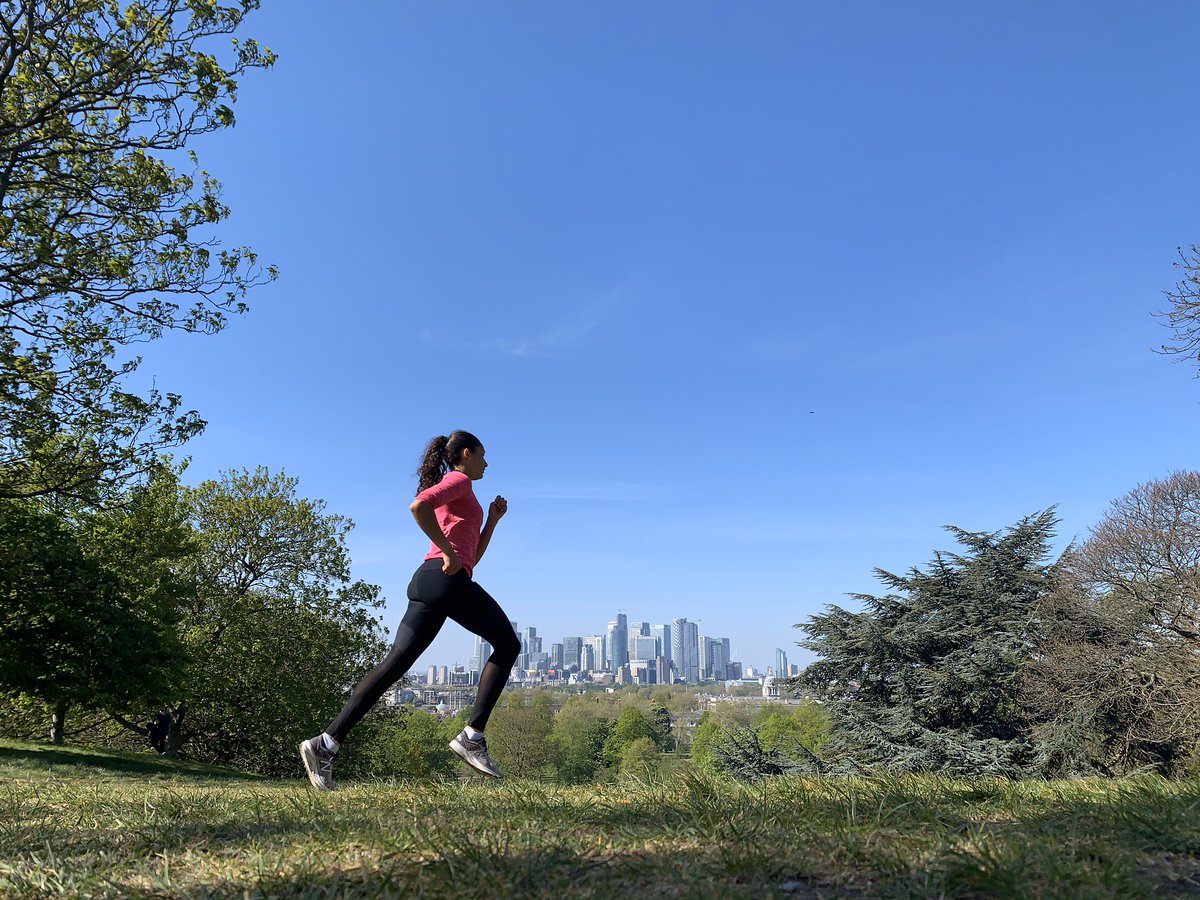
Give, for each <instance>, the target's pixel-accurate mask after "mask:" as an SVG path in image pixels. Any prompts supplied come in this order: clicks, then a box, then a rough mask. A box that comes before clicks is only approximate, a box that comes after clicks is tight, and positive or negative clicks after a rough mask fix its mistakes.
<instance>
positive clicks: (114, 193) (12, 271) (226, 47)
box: [0, 0, 275, 501]
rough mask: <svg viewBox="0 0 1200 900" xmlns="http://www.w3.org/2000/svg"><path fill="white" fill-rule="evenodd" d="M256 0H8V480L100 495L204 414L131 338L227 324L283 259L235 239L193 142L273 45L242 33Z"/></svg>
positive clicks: (3, 279) (0, 298) (3, 440)
mask: <svg viewBox="0 0 1200 900" xmlns="http://www.w3.org/2000/svg"><path fill="white" fill-rule="evenodd" d="M258 5H259V3H258V0H238V2H235V3H232V4H231V5H220V4H219V3H217V2H216V0H136V2H119V0H71V2H65V0H39V2H33V0H28V2H26V0H21V2H17V0H0V497H10V498H12V497H37V496H48V495H53V496H70V497H76V498H80V499H85V500H88V501H92V500H94V499H95V498H96V497H97V496H103V495H104V494H106V493H108V492H111V491H114V490H117V489H119V486H120V485H121V484H122V483H123V482H124V481H125V479H127V478H128V477H130V476H134V475H137V474H139V473H142V472H145V471H146V470H147V469H148V468H152V467H153V466H154V465H155V460H156V454H157V452H158V451H159V450H160V449H161V448H163V447H166V446H171V445H175V444H178V443H180V442H182V441H186V440H187V439H188V438H190V437H192V436H194V435H195V434H197V433H198V432H199V431H200V430H201V429H202V428H203V426H204V423H203V421H202V420H201V419H200V418H199V416H198V415H197V414H196V413H195V412H189V411H185V410H184V409H183V408H182V406H181V400H180V398H179V397H178V396H176V395H174V394H171V393H165V394H164V393H160V392H159V391H157V390H150V391H146V392H143V393H141V394H137V393H133V392H131V391H129V390H128V389H127V388H126V387H125V385H126V384H127V382H128V378H127V376H129V375H130V374H131V373H132V372H134V370H136V369H137V367H138V365H139V362H140V359H139V357H137V356H136V355H133V354H132V353H131V352H130V348H131V347H133V346H134V345H136V344H138V343H140V342H144V341H147V340H152V339H155V338H158V337H160V336H161V335H162V334H164V333H165V332H167V331H171V330H178V331H185V332H195V333H213V332H217V331H220V330H221V329H222V328H224V327H225V326H226V324H227V321H228V317H229V315H230V314H237V313H241V312H243V311H244V310H245V308H246V307H245V296H246V292H247V291H248V290H249V289H250V288H251V287H252V286H254V285H255V284H257V283H260V282H262V281H264V280H268V279H271V278H274V277H275V271H274V269H273V268H267V269H266V270H265V271H264V270H263V269H261V268H260V267H259V265H258V263H257V261H256V259H255V255H254V253H253V252H252V251H251V250H250V249H248V248H246V247H237V248H229V249H224V250H222V249H220V247H219V245H218V244H217V242H216V241H215V239H214V238H213V236H212V235H211V233H210V231H209V229H210V226H214V225H216V224H218V223H220V222H221V221H223V220H224V219H225V218H226V217H227V216H228V215H229V210H228V208H227V207H226V206H225V205H224V204H223V203H222V202H221V190H220V185H219V183H218V182H217V181H216V180H215V179H213V178H212V177H211V176H210V175H209V174H208V173H207V172H205V171H203V170H202V169H200V168H199V163H198V160H197V158H196V157H195V155H194V154H192V153H188V152H187V147H188V144H189V143H190V142H192V141H193V139H195V138H197V137H199V136H201V135H205V134H209V133H212V132H216V131H219V130H221V129H224V128H228V127H230V126H232V125H233V124H234V116H233V111H232V107H231V104H233V103H234V102H235V100H236V97H237V90H238V81H239V79H240V78H241V76H243V75H244V74H245V73H246V72H248V71H250V70H252V69H258V68H265V67H268V66H270V65H271V64H272V63H273V62H274V60H275V57H274V54H272V53H271V52H270V51H269V50H266V49H264V48H262V47H260V46H259V45H258V43H257V42H255V41H254V40H251V39H243V40H240V41H238V40H236V39H233V38H232V35H233V33H234V32H235V31H236V30H237V29H238V28H239V27H240V26H241V24H242V22H243V20H244V18H245V17H246V15H247V14H248V13H249V12H251V11H252V10H254V9H256V8H257V7H258ZM185 154H186V155H185ZM180 166H183V167H185V168H184V169H181V168H179V167H180Z"/></svg>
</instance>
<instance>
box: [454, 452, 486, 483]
mask: <svg viewBox="0 0 1200 900" xmlns="http://www.w3.org/2000/svg"><path fill="white" fill-rule="evenodd" d="M483 454H484V450H483V446H482V445H480V446H479V447H477V448H475V449H471V448H470V447H468V448H467V449H465V450H463V452H462V462H460V463H459V464H458V465H457V466H455V467H454V468H456V469H458V470H459V471H460V472H462V473H463V474H464V475H466V476H467V477H468V478H470V479H471V480H472V481H478V480H479V479H480V478H482V477H483V470H484V469H486V468H487V460H486V459H484V458H483Z"/></svg>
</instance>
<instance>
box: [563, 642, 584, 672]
mask: <svg viewBox="0 0 1200 900" xmlns="http://www.w3.org/2000/svg"><path fill="white" fill-rule="evenodd" d="M582 649H583V638H579V637H565V638H563V668H565V669H568V670H570V669H572V668H574V669H575V671H579V669H580V667H581V666H582V665H583V660H582V658H581V657H580V651H581V650H582Z"/></svg>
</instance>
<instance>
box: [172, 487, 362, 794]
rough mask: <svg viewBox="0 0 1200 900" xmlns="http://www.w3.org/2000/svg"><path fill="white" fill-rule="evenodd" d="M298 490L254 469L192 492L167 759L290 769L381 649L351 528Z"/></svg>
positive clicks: (281, 771)
mask: <svg viewBox="0 0 1200 900" xmlns="http://www.w3.org/2000/svg"><path fill="white" fill-rule="evenodd" d="M297 487H298V482H297V480H296V479H295V478H290V477H288V476H287V475H285V474H283V473H279V474H275V475H272V474H271V473H270V472H268V471H267V470H266V469H263V468H258V469H255V470H254V471H246V470H243V471H236V472H229V473H226V474H225V475H223V476H222V478H221V479H220V480H216V481H206V482H203V483H201V484H200V485H198V486H197V487H196V488H194V489H192V490H190V491H188V492H187V500H188V507H189V515H190V521H191V525H192V528H193V529H194V531H195V535H196V537H195V540H196V543H197V549H196V552H195V553H194V554H193V555H192V556H190V557H189V563H188V567H187V570H186V574H187V576H188V577H189V578H190V579H191V581H192V585H193V588H192V590H191V593H190V594H189V603H188V605H187V606H186V607H185V608H184V609H183V610H182V614H181V620H180V626H179V627H180V633H181V635H182V638H183V641H184V643H185V645H186V647H187V650H188V655H189V664H188V669H187V672H186V677H185V682H184V685H183V687H182V688H181V690H180V692H179V694H178V695H177V699H176V702H175V703H174V704H173V707H172V716H173V721H172V726H171V732H170V735H169V738H168V752H169V753H174V752H178V751H179V749H180V748H182V747H184V746H185V745H189V752H190V753H191V754H192V755H194V756H198V757H200V758H202V759H205V760H208V761H213V762H221V763H229V764H234V765H239V766H242V767H245V768H248V769H252V770H255V771H261V772H267V773H272V774H284V773H285V772H291V771H293V770H294V769H295V766H296V761H295V752H294V751H295V747H294V745H295V744H296V743H297V742H299V740H301V739H302V738H304V737H307V736H309V735H311V734H312V733H313V732H314V731H315V730H319V729H320V728H322V727H324V726H325V725H326V724H327V723H328V722H329V721H330V720H331V719H332V718H333V717H334V716H335V715H336V714H337V711H338V709H340V708H341V706H342V704H343V702H344V701H345V697H346V691H347V688H348V687H349V686H351V685H353V684H355V683H356V682H357V681H358V680H359V679H360V678H361V676H362V675H363V674H364V673H365V672H366V671H367V670H368V669H369V668H370V667H371V666H372V665H374V663H376V662H377V661H378V660H379V658H380V657H381V656H382V654H383V651H384V646H383V643H382V631H381V628H380V625H379V622H378V620H377V619H376V618H375V614H374V612H373V611H374V610H375V609H377V608H378V607H379V606H380V605H381V601H380V599H379V588H378V587H376V586H375V585H370V584H366V583H364V582H362V581H355V580H352V579H351V575H350V557H349V552H348V550H347V547H346V535H347V534H348V533H349V531H350V529H351V528H353V523H352V522H350V521H349V520H348V519H346V518H343V517H342V516H337V515H331V514H329V513H326V512H325V504H324V502H323V501H320V500H308V499H304V498H301V497H299V496H297Z"/></svg>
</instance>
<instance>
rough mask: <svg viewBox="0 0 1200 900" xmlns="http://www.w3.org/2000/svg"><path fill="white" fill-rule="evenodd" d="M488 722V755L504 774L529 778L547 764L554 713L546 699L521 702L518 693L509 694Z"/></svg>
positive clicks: (544, 769)
mask: <svg viewBox="0 0 1200 900" xmlns="http://www.w3.org/2000/svg"><path fill="white" fill-rule="evenodd" d="M504 700H505V702H503V703H499V704H497V705H496V708H495V709H494V710H492V715H491V717H490V718H489V720H488V726H487V738H488V752H489V753H490V755H491V756H492V758H493V759H494V760H495V761H496V764H497V765H498V766H499V767H500V770H501V771H502V772H504V774H505V775H507V776H510V777H512V778H533V777H536V776H540V775H543V774H545V773H546V771H547V769H548V767H549V764H550V741H549V739H550V731H551V729H552V727H553V718H554V713H553V710H552V709H551V707H550V704H549V702H548V700H549V698H548V697H538V696H535V698H534V699H533V700H532V701H531V702H528V703H527V702H526V701H525V696H524V693H523V692H522V691H519V690H518V691H509V692H508V693H507V694H505V696H504Z"/></svg>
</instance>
